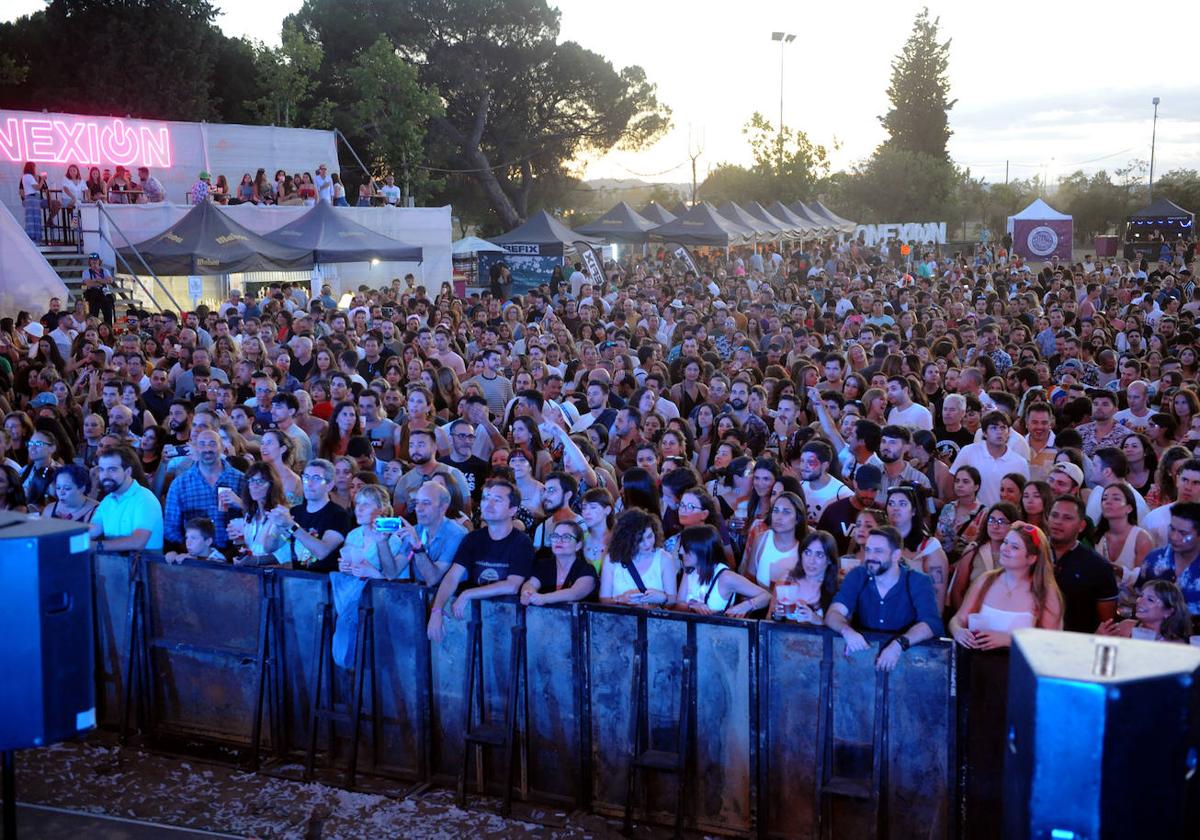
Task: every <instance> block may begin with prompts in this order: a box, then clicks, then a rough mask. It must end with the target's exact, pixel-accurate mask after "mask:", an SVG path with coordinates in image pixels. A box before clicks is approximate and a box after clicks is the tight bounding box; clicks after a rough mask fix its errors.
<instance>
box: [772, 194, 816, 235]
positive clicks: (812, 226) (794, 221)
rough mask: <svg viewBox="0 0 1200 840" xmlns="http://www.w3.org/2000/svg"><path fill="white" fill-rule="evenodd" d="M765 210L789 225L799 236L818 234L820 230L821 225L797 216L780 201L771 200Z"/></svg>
mask: <svg viewBox="0 0 1200 840" xmlns="http://www.w3.org/2000/svg"><path fill="white" fill-rule="evenodd" d="M767 212H768V213H770V214H771V215H772V216H774V217H775V218H776V219H779V221H781V222H786V223H787V224H789V225H791V226H792V227H793V228H794V229H795V230H796V231H797V232H798V233H799V234H800V235H801V236H819V235H820V234H821V232H822V229H823V226H822V225H818V224H817V223H816V222H813V221H811V220H809V219H805V218H801V217H800V216H797V215H796V214H795V213H793V212H792V211H791V209H790V208H788V206H787V205H786V204H784V203H783V202H782V201H773V202H771V203H770V204H769V205H767Z"/></svg>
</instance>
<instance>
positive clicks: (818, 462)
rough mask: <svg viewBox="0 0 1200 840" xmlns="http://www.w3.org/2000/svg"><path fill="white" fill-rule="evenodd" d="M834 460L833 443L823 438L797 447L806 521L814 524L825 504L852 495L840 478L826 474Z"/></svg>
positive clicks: (823, 510)
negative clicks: (806, 514)
mask: <svg viewBox="0 0 1200 840" xmlns="http://www.w3.org/2000/svg"><path fill="white" fill-rule="evenodd" d="M832 463H833V447H832V446H830V445H829V444H828V443H826V442H825V441H823V440H813V441H809V442H808V443H806V444H804V448H803V449H801V450H800V487H801V489H803V491H804V505H805V507H807V508H808V524H809V525H816V524H817V522H819V521H820V519H821V514H822V513H824V512H825V508H827V507H829V506H830V505H831V504H833V503H834V502H836V501H838V500H840V499H844V498H847V497H849V496H852V495H853V492H852V491H851V490H850V488H849V487H847V486H846V485H845V484H843V483H842V482H840V481H838V480H837V479H836V478H834V477H833V476H831V475H830V474H829V465H830V464H832Z"/></svg>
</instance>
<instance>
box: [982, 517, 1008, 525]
mask: <svg viewBox="0 0 1200 840" xmlns="http://www.w3.org/2000/svg"><path fill="white" fill-rule="evenodd" d="M987 524H989V525H1008V524H1009V523H1008V520H1007V519H1005V518H1004V517H1001V516H989V517H988V518H987Z"/></svg>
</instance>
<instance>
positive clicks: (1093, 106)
mask: <svg viewBox="0 0 1200 840" xmlns="http://www.w3.org/2000/svg"><path fill="white" fill-rule="evenodd" d="M215 5H217V6H218V7H219V8H221V9H222V14H221V16H220V18H219V19H218V23H219V25H220V26H221V27H222V28H223V29H224V31H225V32H226V33H227V34H230V35H246V36H249V37H252V38H258V39H262V40H273V41H275V42H278V38H279V26H280V23H281V22H282V19H283V17H284V15H286V14H287V13H289V12H292V11H295V10H296V9H298V8H299V7H300V5H301V2H300V0H254V2H244V0H239V2H233V0H217V2H216V3H215ZM557 5H558V7H559V9H560V10H561V11H562V37H563V38H564V39H571V40H575V41H578V42H579V43H581V44H583V45H584V46H585V47H588V48H590V49H592V50H595V51H597V52H599V53H601V54H602V55H604V56H606V57H607V58H608V59H609V60H611V61H612V62H613V64H614V65H616V66H618V67H620V66H625V65H629V64H640V65H642V66H643V67H645V68H646V71H647V73H648V75H649V77H650V79H651V80H653V81H655V82H656V83H657V84H658V89H659V94H660V97H661V98H662V100H663V101H664V102H666V103H667V104H668V105H669V106H670V107H671V108H672V110H673V113H674V123H675V127H674V129H673V130H672V131H671V132H670V133H668V134H667V135H665V136H664V137H663V139H662V140H660V141H659V142H658V143H657V144H655V146H654V147H652V148H650V149H647V150H643V151H641V152H636V153H632V152H617V153H613V154H610V155H608V156H606V157H604V158H603V159H601V160H597V161H594V162H590V163H589V164H588V165H587V167H586V171H585V172H584V173H583V174H584V175H585V177H588V178H630V177H635V176H637V177H641V178H643V180H650V181H669V182H685V181H688V180H690V178H691V168H690V161H689V159H688V153H689V129H690V132H691V135H692V145H693V149H695V148H696V147H697V146H699V145H700V143H699V141H700V139H701V138H702V139H703V144H702V147H703V154H702V155H701V156H700V157H699V159H698V164H697V167H698V175H699V178H700V179H703V177H704V174H705V173H706V172H707V170H708V169H709V167H712V166H714V165H716V164H717V163H720V162H722V161H729V162H735V163H747V162H749V150H748V148H747V144H746V142H745V139H744V137H743V136H742V133H741V128H742V126H743V125H744V124H745V122H746V121H747V120H748V119H749V117H750V115H751V114H752V113H753V112H754V111H755V110H758V111H761V112H763V113H764V114H765V115H766V116H767V118H768V119H769V120H771V122H772V123H773V124H774V123H776V122H777V121H778V118H779V93H780V45H779V44H778V43H774V42H772V41H771V32H772V30H783V31H787V32H792V33H795V34H796V35H797V36H799V37H797V39H796V41H794V42H793V43H792V44H789V45H788V46H786V47H785V48H784V55H783V62H784V64H783V75H784V78H783V95H784V121H785V123H787V124H788V125H790V126H794V127H797V128H801V129H803V130H804V131H806V132H808V135H809V137H810V138H811V139H812V140H813V141H814V142H817V143H823V144H825V145H826V146H828V147H831V153H832V154H831V156H832V161H833V164H834V167H835V168H842V167H848V166H850V165H852V164H853V163H854V162H856V161H859V160H862V159H863V158H865V157H867V156H869V155H870V153H871V151H872V150H873V149H874V148H875V147H876V146H877V145H878V144H879V142H880V141H881V140H883V139H884V132H883V129H882V127H881V126H880V125H879V122H878V120H877V116H878V115H879V114H882V113H883V112H884V111H885V110H886V109H887V97H886V93H885V91H886V88H887V84H888V81H889V76H890V63H891V60H892V57H893V56H894V55H895V54H896V52H897V51H898V50H899V48H900V46H901V45H902V44H903V42H904V40H905V38H906V37H907V36H908V32H909V30H910V28H911V25H912V20H913V18H914V16H915V15H916V14H917V12H918V11H919V10H920V8H921V6H922V5H923V4H922V3H919V2H914V3H909V2H880V0H859V2H853V3H845V2H843V3H830V4H809V3H803V4H802V3H796V2H791V1H789V2H785V1H784V0H739V2H720V3H718V2H713V0H692V2H686V3H685V2H681V0H659V1H658V2H648V0H607V2H603V3H598V2H595V0H561V2H559V3H558V4H557ZM41 6H42V3H41V2H40V0H5V2H4V7H5V8H4V11H3V12H0V15H3V16H4V17H5V18H11V17H15V16H16V15H18V14H21V13H25V12H28V11H30V10H35V9H37V8H40V7H41ZM929 6H930V9H931V12H932V13H933V14H934V15H936V16H940V17H941V25H942V31H943V33H944V35H945V36H946V37H949V38H952V39H953V43H952V45H951V52H950V81H951V86H952V96H953V97H955V98H957V99H958V104H957V105H956V106H955V107H954V109H953V110H952V111H951V112H950V126H951V128H952V130H953V131H954V134H953V136H952V137H951V139H950V153H951V156H952V157H953V158H954V160H955V161H956V162H958V163H959V164H961V165H966V166H970V168H971V170H972V173H973V174H975V175H976V176H977V177H978V176H984V177H986V178H987V179H988V180H989V181H992V182H1002V181H1003V180H1004V173H1005V161H1006V160H1008V161H1009V162H1010V166H1009V172H1010V176H1011V177H1012V178H1024V177H1030V176H1032V175H1035V174H1042V175H1044V176H1045V177H1047V178H1049V179H1050V180H1051V181H1054V180H1057V179H1058V178H1060V177H1062V176H1064V175H1067V174H1069V173H1071V172H1073V171H1074V170H1076V169H1084V170H1085V171H1089V172H1091V171H1095V170H1097V169H1101V168H1106V169H1108V170H1109V171H1110V172H1111V171H1112V170H1114V169H1116V168H1119V167H1122V166H1124V165H1125V164H1126V163H1128V161H1129V160H1131V159H1132V158H1141V159H1143V160H1147V161H1148V160H1149V158H1150V135H1151V122H1152V115H1153V106H1152V105H1151V98H1152V97H1154V96H1159V97H1161V98H1162V103H1161V105H1160V106H1159V112H1158V114H1159V119H1158V141H1157V156H1156V162H1155V171H1156V173H1157V174H1161V173H1163V172H1166V171H1168V170H1170V169H1175V168H1180V167H1187V168H1192V169H1200V84H1198V83H1197V80H1196V58H1195V54H1196V50H1195V37H1196V33H1197V32H1198V31H1200V4H1196V3H1193V2H1187V3H1183V2H1177V1H1176V0H1169V2H1167V3H1164V4H1159V5H1157V6H1155V7H1154V8H1155V11H1154V18H1155V19H1156V20H1157V21H1158V22H1157V23H1154V22H1152V21H1151V20H1149V19H1148V18H1146V17H1145V16H1144V15H1143V14H1141V13H1140V12H1138V11H1137V10H1136V9H1137V7H1130V6H1129V4H1128V2H1121V3H1117V2H1113V0H1096V1H1095V2H1092V3H1090V4H1087V5H1083V6H1080V5H1077V4H1073V3H1054V2H1045V0H1039V1H1038V2H1034V1H1033V0H1008V2H1006V3H1004V4H999V5H994V4H989V5H988V6H987V7H986V11H984V10H983V8H982V7H980V6H979V4H975V3H963V2H958V3H950V2H945V0H941V2H936V1H935V2H931V3H930V4H929ZM1131 14H1132V15H1133V18H1134V19H1133V20H1131V21H1129V22H1128V23H1123V22H1122V21H1124V20H1126V19H1127V18H1129V16H1130V15H1131ZM1153 33H1157V34H1158V35H1159V36H1160V37H1161V46H1158V47H1155V46H1154V45H1153V42H1152V41H1151V40H1150V39H1149V36H1150V35H1151V34H1153ZM835 143H836V144H840V148H839V149H838V150H837V151H832V146H833V145H834V144H835Z"/></svg>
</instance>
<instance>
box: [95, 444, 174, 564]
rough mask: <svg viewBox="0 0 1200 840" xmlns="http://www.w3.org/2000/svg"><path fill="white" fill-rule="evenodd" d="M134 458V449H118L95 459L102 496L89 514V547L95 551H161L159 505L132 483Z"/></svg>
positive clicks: (139, 486) (160, 508)
mask: <svg viewBox="0 0 1200 840" xmlns="http://www.w3.org/2000/svg"><path fill="white" fill-rule="evenodd" d="M136 457H137V456H135V455H134V454H133V450H131V449H127V448H125V447H120V448H116V449H102V450H101V451H100V456H99V457H98V458H97V459H96V460H97V470H96V471H97V473H98V474H99V478H100V489H101V490H102V491H103V492H104V494H105V495H104V498H103V499H102V500H101V501H100V504H99V505H98V506H97V507H96V512H95V513H94V514H93V515H92V523H91V534H92V544H93V546H94V547H95V549H96V551H97V552H105V551H141V550H143V549H144V550H146V551H162V548H163V510H162V505H161V504H160V503H159V501H158V497H157V496H155V495H154V494H153V493H151V492H150V490H149V489H148V488H146V487H143V486H142V485H140V484H138V483H137V482H135V481H134V480H133V465H134V464H135V463H136V461H135V459H136Z"/></svg>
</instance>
